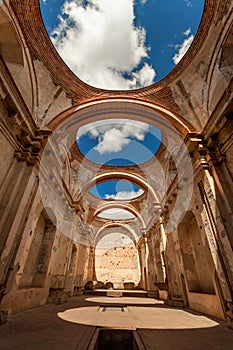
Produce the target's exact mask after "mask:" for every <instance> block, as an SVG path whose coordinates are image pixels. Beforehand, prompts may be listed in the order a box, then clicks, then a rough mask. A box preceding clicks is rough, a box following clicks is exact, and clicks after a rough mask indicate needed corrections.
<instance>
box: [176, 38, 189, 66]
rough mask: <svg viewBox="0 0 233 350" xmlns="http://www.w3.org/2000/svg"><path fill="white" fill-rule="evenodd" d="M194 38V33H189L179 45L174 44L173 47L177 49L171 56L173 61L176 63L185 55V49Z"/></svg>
mask: <svg viewBox="0 0 233 350" xmlns="http://www.w3.org/2000/svg"><path fill="white" fill-rule="evenodd" d="M193 39H194V35H190V36H189V37H188V38H186V39H185V40H184V41H183V43H182V44H181V45H176V46H175V48H176V49H178V50H179V51H178V52H177V53H176V54H175V55H174V56H173V57H172V59H173V62H174V63H175V64H177V63H178V62H179V61H180V60H181V58H182V57H183V56H184V55H185V53H186V52H187V50H188V49H189V47H190V45H191V44H192V42H193Z"/></svg>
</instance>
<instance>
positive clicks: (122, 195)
mask: <svg viewBox="0 0 233 350" xmlns="http://www.w3.org/2000/svg"><path fill="white" fill-rule="evenodd" d="M143 193H144V191H143V190H142V189H141V188H139V190H138V191H121V192H117V193H116V194H106V195H105V199H115V200H124V199H133V198H137V197H139V196H141V194H143Z"/></svg>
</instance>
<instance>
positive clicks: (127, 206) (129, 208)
mask: <svg viewBox="0 0 233 350" xmlns="http://www.w3.org/2000/svg"><path fill="white" fill-rule="evenodd" d="M114 208H119V209H123V210H126V211H128V212H130V213H131V214H133V215H134V216H136V217H137V218H138V219H139V221H140V222H141V226H142V229H145V228H146V225H145V222H144V220H143V218H142V216H141V215H140V214H139V213H138V211H137V210H136V209H135V208H134V207H133V206H132V205H130V204H124V203H119V202H118V203H107V204H105V205H103V206H101V207H100V208H98V209H97V210H96V211H95V212H94V214H93V216H92V221H93V220H94V218H95V217H96V216H98V215H99V214H100V213H102V212H103V211H105V210H108V209H114Z"/></svg>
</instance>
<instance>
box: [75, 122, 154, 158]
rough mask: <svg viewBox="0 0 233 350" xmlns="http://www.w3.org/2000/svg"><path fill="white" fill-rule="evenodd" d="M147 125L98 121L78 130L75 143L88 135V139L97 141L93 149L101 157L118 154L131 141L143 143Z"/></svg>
mask: <svg viewBox="0 0 233 350" xmlns="http://www.w3.org/2000/svg"><path fill="white" fill-rule="evenodd" d="M148 131H149V125H148V124H145V123H142V122H138V121H132V120H128V119H112V120H111V121H109V120H108V121H104V120H103V121H99V122H94V123H92V124H91V127H90V125H86V126H84V127H81V128H79V130H78V133H77V141H79V139H80V137H81V136H83V135H86V134H88V135H89V137H91V138H95V139H97V140H98V143H97V145H96V146H95V147H94V149H95V150H96V151H97V152H98V153H99V154H101V155H103V154H107V153H116V152H120V151H121V150H122V149H123V147H124V146H127V145H128V144H129V143H130V142H131V141H132V140H138V141H143V140H144V138H145V136H146V134H147V132H148Z"/></svg>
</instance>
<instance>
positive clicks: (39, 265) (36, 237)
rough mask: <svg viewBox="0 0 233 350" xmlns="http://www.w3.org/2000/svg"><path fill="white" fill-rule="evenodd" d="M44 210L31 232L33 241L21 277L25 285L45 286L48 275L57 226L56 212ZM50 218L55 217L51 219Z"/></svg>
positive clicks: (22, 284)
mask: <svg viewBox="0 0 233 350" xmlns="http://www.w3.org/2000/svg"><path fill="white" fill-rule="evenodd" d="M47 210H48V212H49V215H50V217H49V216H48V214H47V212H46V211H45V209H44V210H43V211H42V213H41V215H40V216H39V219H38V221H37V223H36V226H35V229H34V231H33V232H32V231H31V232H30V235H31V236H32V241H31V245H30V250H29V253H28V256H27V260H26V263H25V266H24V269H23V273H22V275H21V279H20V285H21V286H23V287H27V286H28V287H29V286H30V287H43V286H44V285H45V281H46V278H47V277H48V274H47V272H48V268H49V263H50V259H51V252H52V247H53V242H54V238H55V232H56V226H55V222H56V221H55V218H54V214H53V213H52V211H51V210H50V209H47ZM50 218H53V221H54V222H52V221H51V219H50Z"/></svg>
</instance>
